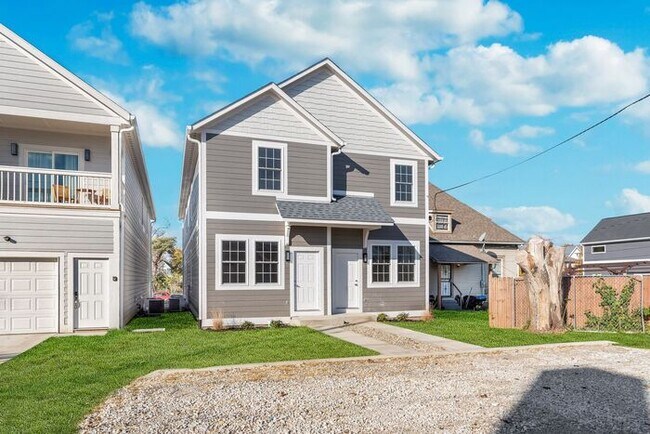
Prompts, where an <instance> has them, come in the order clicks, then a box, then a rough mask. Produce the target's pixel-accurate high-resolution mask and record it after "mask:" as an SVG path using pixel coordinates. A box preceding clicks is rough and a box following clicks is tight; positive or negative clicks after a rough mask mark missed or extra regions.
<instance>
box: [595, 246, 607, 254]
mask: <svg viewBox="0 0 650 434" xmlns="http://www.w3.org/2000/svg"><path fill="white" fill-rule="evenodd" d="M596 247H602V248H603V251H602V252H594V248H596ZM605 253H607V245H605V244H598V245H594V246H591V254H592V255H603V254H605Z"/></svg>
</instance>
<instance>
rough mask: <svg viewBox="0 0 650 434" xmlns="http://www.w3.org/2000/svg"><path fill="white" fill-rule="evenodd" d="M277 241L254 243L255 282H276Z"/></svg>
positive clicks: (277, 266)
mask: <svg viewBox="0 0 650 434" xmlns="http://www.w3.org/2000/svg"><path fill="white" fill-rule="evenodd" d="M278 268H279V260H278V242H277V241H257V242H256V243H255V283H278Z"/></svg>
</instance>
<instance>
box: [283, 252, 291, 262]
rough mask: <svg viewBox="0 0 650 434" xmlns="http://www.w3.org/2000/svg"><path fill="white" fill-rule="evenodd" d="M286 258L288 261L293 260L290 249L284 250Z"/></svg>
mask: <svg viewBox="0 0 650 434" xmlns="http://www.w3.org/2000/svg"><path fill="white" fill-rule="evenodd" d="M284 260H285V261H287V262H291V251H289V250H285V251H284Z"/></svg>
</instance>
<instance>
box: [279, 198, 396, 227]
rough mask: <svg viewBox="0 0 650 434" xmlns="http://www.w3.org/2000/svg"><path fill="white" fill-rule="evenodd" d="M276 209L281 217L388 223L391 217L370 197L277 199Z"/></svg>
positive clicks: (391, 221)
mask: <svg viewBox="0 0 650 434" xmlns="http://www.w3.org/2000/svg"><path fill="white" fill-rule="evenodd" d="M277 205H278V211H280V215H281V216H282V218H283V219H287V220H292V219H300V220H334V221H352V222H360V223H361V222H363V223H377V224H388V223H393V219H392V218H391V217H390V215H388V213H386V211H384V208H382V206H381V205H380V204H379V202H378V201H377V200H376V199H374V198H372V197H354V196H344V197H341V198H338V199H337V200H336V201H335V202H327V203H323V202H298V201H289V200H278V201H277Z"/></svg>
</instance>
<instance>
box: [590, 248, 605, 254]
mask: <svg viewBox="0 0 650 434" xmlns="http://www.w3.org/2000/svg"><path fill="white" fill-rule="evenodd" d="M606 252H607V248H606V247H605V246H591V253H592V254H594V255H597V254H599V253H606Z"/></svg>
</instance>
